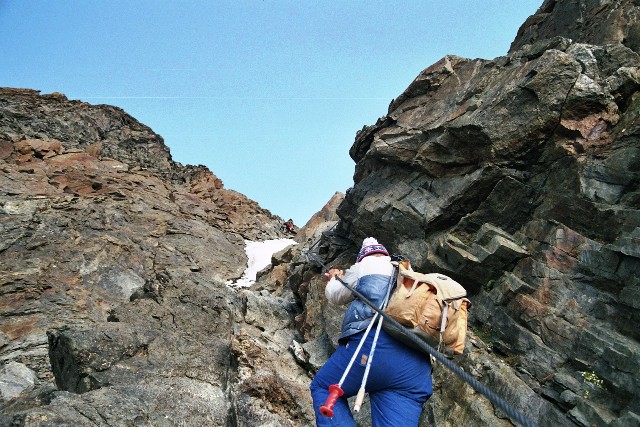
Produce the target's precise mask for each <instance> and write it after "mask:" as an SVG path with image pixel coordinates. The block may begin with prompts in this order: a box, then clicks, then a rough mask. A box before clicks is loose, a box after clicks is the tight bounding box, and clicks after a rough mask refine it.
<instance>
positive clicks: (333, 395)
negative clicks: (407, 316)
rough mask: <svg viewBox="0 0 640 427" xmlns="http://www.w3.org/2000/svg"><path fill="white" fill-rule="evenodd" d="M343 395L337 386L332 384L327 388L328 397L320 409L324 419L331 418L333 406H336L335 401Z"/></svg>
mask: <svg viewBox="0 0 640 427" xmlns="http://www.w3.org/2000/svg"><path fill="white" fill-rule="evenodd" d="M343 394H344V391H342V389H341V388H340V386H339V385H338V384H332V385H330V386H329V397H327V401H326V402H324V405H322V406H321V407H320V413H321V414H322V415H324V416H325V417H329V418H331V417H333V405H335V404H336V401H337V400H338V398H339V397H340V396H342V395H343Z"/></svg>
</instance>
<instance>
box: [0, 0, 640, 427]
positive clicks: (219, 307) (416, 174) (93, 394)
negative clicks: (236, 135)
mask: <svg viewBox="0 0 640 427" xmlns="http://www.w3.org/2000/svg"><path fill="white" fill-rule="evenodd" d="M636 3H637V2H635V1H607V0H604V1H595V0H580V1H576V0H558V1H556V0H548V1H545V2H544V3H543V4H542V6H541V7H540V9H539V10H538V11H537V13H536V14H534V15H533V16H532V17H530V18H529V19H528V20H527V21H526V22H525V23H524V24H523V26H522V28H521V29H520V31H519V33H518V35H517V37H516V39H515V40H514V43H513V44H512V47H511V49H510V51H509V53H508V54H507V55H505V56H503V57H499V58H495V59H492V60H483V59H466V58H459V57H455V56H447V57H445V58H443V59H442V60H441V61H439V62H437V63H436V64H433V65H432V66H430V67H428V68H427V69H425V70H424V71H423V72H421V73H420V74H419V75H418V77H417V78H416V79H415V80H414V81H413V82H412V83H411V84H410V85H409V87H408V88H407V89H406V90H405V91H404V92H403V93H402V94H400V95H399V96H398V97H397V98H396V99H395V100H393V101H392V102H391V104H390V106H389V110H388V112H387V114H386V115H385V116H384V117H382V118H380V119H379V120H378V122H377V123H375V124H373V125H371V126H365V127H364V128H363V129H362V130H361V131H360V132H358V134H357V135H356V139H355V142H354V144H353V146H352V147H351V150H350V153H351V156H352V157H353V159H354V161H355V162H356V167H355V174H354V186H353V188H351V189H350V190H349V191H347V193H346V194H345V195H344V199H343V196H342V195H339V194H337V195H336V196H334V198H333V199H332V200H331V201H330V202H329V203H328V204H327V206H326V207H325V208H324V209H322V210H321V211H320V212H319V213H318V215H316V216H315V217H314V219H313V220H312V221H310V223H309V224H308V225H307V226H306V227H303V229H302V230H300V232H299V236H298V238H297V241H298V243H299V244H298V245H296V246H291V247H289V248H287V249H285V250H283V251H281V252H280V253H278V254H276V255H274V256H273V258H272V263H271V266H270V267H269V268H267V269H265V270H263V271H262V272H260V273H259V274H258V280H257V283H256V284H255V285H254V286H252V287H251V288H250V289H236V288H233V287H230V286H227V285H226V284H225V282H226V281H227V280H229V279H232V278H236V277H239V276H240V275H241V273H242V271H243V269H244V268H245V266H246V255H245V253H244V240H262V239H269V238H277V237H281V235H280V232H279V225H280V222H281V221H282V220H281V219H280V218H277V217H274V216H272V215H271V214H270V213H269V212H268V211H265V210H263V209H261V208H260V207H259V206H258V205H257V204H255V203H254V202H252V201H250V200H248V199H246V198H245V197H244V196H242V195H240V194H238V193H235V192H233V191H230V190H226V189H224V188H223V185H222V183H221V182H220V180H218V179H217V178H216V177H215V176H214V175H213V174H212V173H211V172H210V171H208V170H207V169H206V168H204V167H201V166H198V167H192V166H182V165H180V164H177V163H175V162H173V161H172V160H171V157H170V154H169V152H168V149H167V147H166V146H165V145H164V142H163V141H162V139H161V138H160V137H159V136H158V135H156V134H154V133H153V132H152V131H151V130H150V129H148V128H147V127H145V126H144V125H142V124H140V123H138V122H137V121H136V120H135V119H133V118H131V117H130V116H128V115H127V114H126V113H124V112H123V111H121V110H119V109H117V108H114V107H109V106H91V105H88V104H86V103H81V102H77V101H69V100H67V99H66V98H65V97H64V96H62V95H59V94H52V95H39V94H37V93H36V92H34V91H29V90H15V89H3V90H0V235H1V236H2V237H1V238H0V270H1V272H2V273H1V274H0V284H1V288H0V289H1V292H0V364H1V367H0V394H1V397H0V398H1V402H0V425H15V426H57V425H73V424H77V425H87V426H94V425H95V426H121V425H122V426H127V425H129V426H175V425H183V426H195V425H212V426H213V425H218V426H309V425H313V424H314V421H313V413H312V411H311V408H310V399H309V396H308V390H307V387H308V384H309V382H310V377H311V376H313V374H314V372H315V371H316V370H317V369H318V367H319V366H321V364H322V363H323V362H324V360H326V358H327V357H328V355H329V354H330V353H331V351H332V350H333V348H334V345H335V338H336V336H337V332H338V328H339V324H340V320H341V316H342V312H343V308H341V307H334V306H329V305H327V304H326V303H325V301H324V296H323V284H322V279H321V274H320V273H321V268H320V267H319V264H320V263H319V262H317V261H316V259H320V261H321V262H322V263H325V264H327V265H332V266H347V265H349V264H351V263H352V262H353V258H354V255H355V253H356V252H357V249H358V247H359V244H360V242H361V241H362V238H364V237H367V236H369V235H373V236H375V237H377V238H378V239H379V240H380V241H381V242H382V243H384V244H385V246H387V247H388V248H389V249H390V250H391V251H392V252H395V253H400V254H402V255H404V256H405V257H407V258H409V259H410V260H411V261H412V264H413V265H414V268H416V269H417V270H420V271H423V272H441V273H444V274H448V275H450V276H452V277H454V278H455V279H456V280H458V281H459V282H460V283H462V284H463V285H465V286H466V288H467V289H468V290H469V293H470V298H471V300H472V303H473V306H472V308H471V328H470V331H469V335H468V337H469V339H468V342H467V346H466V349H465V353H464V354H463V355H462V356H458V357H456V359H455V361H456V362H457V363H458V364H460V365H461V366H462V367H463V368H464V369H465V371H467V372H469V373H470V374H472V375H474V376H475V377H476V378H477V379H478V380H480V381H481V382H482V383H484V384H486V385H488V386H489V387H490V388H491V389H492V390H493V391H495V392H496V393H498V394H499V395H500V396H502V397H503V398H504V399H506V400H507V401H508V402H509V403H510V404H511V405H513V406H514V407H515V408H517V409H518V410H519V411H521V412H522V413H524V414H525V415H527V416H528V417H530V418H531V419H532V420H534V421H535V422H536V423H537V424H538V425H540V426H558V425H567V426H592V425H597V426H604V425H612V426H637V425H640V400H639V398H638V394H637V389H638V386H639V385H640V384H639V383H640V371H639V369H640V368H639V366H640V345H639V343H638V341H639V339H640V337H639V333H638V327H637V325H638V321H639V320H640V311H639V309H640V303H638V300H639V297H640V281H639V279H638V272H640V249H639V248H640V244H639V243H640V186H639V183H640V143H639V142H638V141H639V137H640V120H639V119H638V115H639V114H640V97H639V94H638V89H639V88H640V71H639V67H640V57H639V56H638V42H637V37H638V36H637V34H636V33H637V28H638V19H637V17H638V13H639V12H640V6H639V5H637V4H636ZM336 206H338V207H337V208H336ZM434 379H435V393H434V395H433V397H432V398H431V399H430V401H429V402H428V403H427V404H426V406H425V411H424V413H423V419H422V420H421V425H423V426H427V425H429V426H431V425H437V426H453V425H462V424H467V425H482V426H510V425H513V423H512V421H511V420H509V419H508V417H507V416H505V414H503V413H502V412H501V411H500V410H496V409H495V408H494V407H493V406H492V405H491V403H490V402H489V401H488V400H486V399H485V398H484V397H483V396H481V395H480V394H478V393H476V392H474V391H473V390H472V389H471V388H470V387H468V386H466V385H465V384H464V383H463V382H462V381H460V380H459V379H457V378H456V377H455V376H453V375H452V374H451V373H449V372H448V371H447V370H446V369H445V368H443V367H436V371H435V374H434ZM357 420H358V425H361V426H368V425H370V422H369V420H368V419H367V404H366V402H365V405H364V407H363V411H362V412H361V413H360V414H359V415H358V416H357Z"/></svg>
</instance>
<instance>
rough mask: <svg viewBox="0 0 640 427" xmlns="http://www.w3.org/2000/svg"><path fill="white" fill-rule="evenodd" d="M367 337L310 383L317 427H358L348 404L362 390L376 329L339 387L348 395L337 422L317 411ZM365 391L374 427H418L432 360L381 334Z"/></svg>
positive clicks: (339, 353)
mask: <svg viewBox="0 0 640 427" xmlns="http://www.w3.org/2000/svg"><path fill="white" fill-rule="evenodd" d="M363 334H364V333H363V332H360V333H358V334H356V335H353V336H351V337H349V341H348V342H347V343H346V344H342V345H340V346H339V347H338V349H337V350H336V351H335V353H333V355H331V357H330V358H329V360H327V362H326V363H325V364H324V365H323V366H322V368H320V370H319V371H318V373H317V374H316V376H315V378H314V379H313V381H312V382H311V386H310V390H311V397H312V399H313V409H314V411H315V414H316V425H317V426H341V427H343V426H344V427H347V426H355V421H354V420H353V415H352V414H351V410H350V409H349V405H348V402H347V398H349V397H351V396H355V395H356V394H357V393H358V390H359V389H360V385H361V383H362V377H363V375H364V371H365V367H366V359H367V358H368V356H369V352H370V350H371V344H372V342H373V337H374V335H375V326H374V327H373V328H372V329H371V331H370V332H369V334H368V336H367V338H366V340H365V343H364V345H363V346H362V349H361V350H360V352H359V354H358V356H357V357H356V360H355V362H354V363H353V366H352V367H351V370H350V371H349V374H348V375H347V377H346V378H345V380H344V382H343V384H342V386H341V388H342V390H343V391H344V395H342V397H340V398H339V399H338V400H337V402H336V404H335V406H334V407H333V411H334V415H333V417H332V418H328V417H325V416H324V415H322V414H320V412H319V408H320V406H322V405H324V404H325V402H326V400H327V397H328V396H329V390H328V388H329V386H330V385H331V384H338V382H339V381H340V378H341V377H342V375H343V373H344V371H345V369H346V368H347V365H348V364H349V361H350V360H351V357H352V355H353V353H354V352H355V350H356V347H357V346H358V343H359V342H360V339H361V338H362V335H363ZM365 390H366V391H367V393H368V394H369V400H370V402H371V423H372V425H373V427H410V426H417V425H418V421H419V420H420V413H421V412H422V405H423V404H424V403H425V402H426V401H427V399H429V397H430V396H431V393H432V392H433V389H432V384H431V363H430V361H429V357H428V356H427V355H423V354H420V353H419V352H417V351H415V350H412V349H410V348H408V347H406V346H404V345H403V344H401V343H400V342H398V341H396V340H395V339H393V338H392V337H390V336H389V335H388V334H387V333H385V332H384V330H381V331H380V336H379V337H378V342H377V344H376V348H375V352H374V356H373V360H372V363H371V367H370V370H369V376H368V378H367V384H366V386H365Z"/></svg>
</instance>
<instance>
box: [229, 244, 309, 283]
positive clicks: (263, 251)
mask: <svg viewBox="0 0 640 427" xmlns="http://www.w3.org/2000/svg"><path fill="white" fill-rule="evenodd" d="M291 245H297V243H296V242H295V241H294V240H292V239H274V240H265V241H262V242H252V241H250V240H245V249H244V250H245V252H246V253H247V258H248V261H247V268H246V270H244V273H243V274H242V277H241V278H239V279H238V280H236V281H235V282H234V281H232V280H228V281H227V282H226V285H227V286H230V287H233V288H247V287H249V286H251V285H253V284H254V283H255V282H256V274H257V273H258V272H259V271H260V270H262V269H263V268H265V267H266V266H268V265H269V264H270V263H271V256H272V255H273V254H275V253H276V252H278V251H281V250H282V249H284V248H286V247H288V246H291Z"/></svg>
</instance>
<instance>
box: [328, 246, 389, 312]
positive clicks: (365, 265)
mask: <svg viewBox="0 0 640 427" xmlns="http://www.w3.org/2000/svg"><path fill="white" fill-rule="evenodd" d="M392 273H393V265H392V264H391V257H388V256H384V255H382V256H380V255H369V256H367V257H364V258H363V259H362V260H361V261H360V262H358V263H356V264H354V265H352V266H351V267H349V269H348V270H347V271H345V272H344V279H343V280H344V281H345V282H347V283H348V284H349V286H351V287H354V286H356V283H357V282H358V279H360V278H361V277H363V276H367V275H369V274H384V275H386V276H390V275H391V274H392ZM324 294H325V296H326V297H327V300H328V301H329V302H330V303H332V304H336V305H344V304H347V303H350V302H351V301H353V300H354V299H355V297H354V295H353V293H351V291H350V290H349V289H347V288H346V287H345V286H344V285H343V284H342V283H340V282H338V281H337V280H336V278H335V277H332V278H331V280H329V282H328V283H327V287H326V288H325V289H324Z"/></svg>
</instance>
